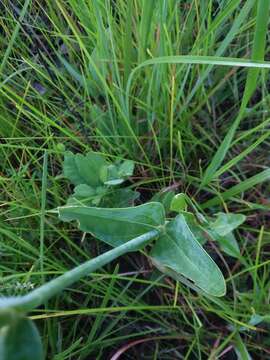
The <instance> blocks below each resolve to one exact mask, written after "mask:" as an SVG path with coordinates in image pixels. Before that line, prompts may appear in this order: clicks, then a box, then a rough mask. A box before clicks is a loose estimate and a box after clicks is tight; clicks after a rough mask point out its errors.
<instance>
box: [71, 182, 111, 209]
mask: <svg viewBox="0 0 270 360" xmlns="http://www.w3.org/2000/svg"><path fill="white" fill-rule="evenodd" d="M106 193H107V188H106V187H104V186H98V187H96V188H93V187H91V186H89V185H86V184H80V185H77V186H76V187H75V189H74V193H73V194H72V195H71V196H70V197H69V199H68V201H67V204H68V205H72V206H75V205H76V206H82V205H84V206H94V205H95V206H97V205H99V203H100V201H101V199H102V198H103V196H105V195H106Z"/></svg>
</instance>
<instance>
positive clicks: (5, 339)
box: [0, 318, 44, 360]
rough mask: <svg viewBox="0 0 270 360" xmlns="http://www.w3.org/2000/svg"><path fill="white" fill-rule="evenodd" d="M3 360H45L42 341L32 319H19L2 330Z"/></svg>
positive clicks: (0, 347)
mask: <svg viewBox="0 0 270 360" xmlns="http://www.w3.org/2000/svg"><path fill="white" fill-rule="evenodd" d="M0 359H1V360H43V359H44V356H43V351H42V344H41V339H40V336H39V333H38V330H37V328H36V326H35V324H34V323H33V321H31V320H30V319H26V318H17V319H15V320H13V321H12V322H11V323H10V324H9V325H7V326H4V327H3V328H1V330H0Z"/></svg>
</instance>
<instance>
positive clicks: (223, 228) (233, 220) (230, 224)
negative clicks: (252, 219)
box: [210, 213, 246, 236]
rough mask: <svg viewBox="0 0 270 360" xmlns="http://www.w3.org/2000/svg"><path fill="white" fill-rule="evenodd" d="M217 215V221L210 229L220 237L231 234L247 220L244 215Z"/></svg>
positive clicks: (211, 224) (212, 223)
mask: <svg viewBox="0 0 270 360" xmlns="http://www.w3.org/2000/svg"><path fill="white" fill-rule="evenodd" d="M217 215H218V216H217V219H216V220H215V221H214V222H211V223H210V228H211V230H214V231H215V232H216V233H217V234H218V235H220V236H225V235H227V234H229V233H230V232H232V231H233V230H234V229H236V228H237V227H238V226H239V225H241V224H243V222H244V221H245V220H246V217H245V215H242V214H232V213H230V214H226V213H218V214H217Z"/></svg>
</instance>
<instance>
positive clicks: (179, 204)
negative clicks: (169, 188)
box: [171, 193, 187, 212]
mask: <svg viewBox="0 0 270 360" xmlns="http://www.w3.org/2000/svg"><path fill="white" fill-rule="evenodd" d="M186 208H187V202H186V195H185V194H183V193H180V194H177V195H175V196H174V197H173V199H172V202H171V211H175V212H181V211H185V210H186Z"/></svg>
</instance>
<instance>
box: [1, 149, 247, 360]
mask: <svg viewBox="0 0 270 360" xmlns="http://www.w3.org/2000/svg"><path fill="white" fill-rule="evenodd" d="M133 169H134V164H133V162H131V161H124V162H120V161H117V162H115V163H110V162H108V161H107V160H106V159H105V157H104V156H102V155H99V154H97V153H93V152H90V153H88V154H87V155H86V156H83V155H81V154H77V155H74V154H72V153H70V152H69V153H66V155H65V161H64V176H65V177H66V178H68V179H69V180H70V181H71V182H72V183H73V184H74V185H75V188H74V193H73V195H72V196H71V197H70V198H69V199H68V201H67V205H65V206H62V207H59V208H58V209H56V211H55V212H56V213H57V214H58V216H59V218H60V219H61V220H63V221H66V222H70V221H74V220H75V221H77V224H78V228H79V229H80V230H81V231H83V232H85V233H90V234H91V235H92V236H93V237H95V238H96V239H99V240H100V241H103V242H105V243H107V244H108V245H110V246H111V247H113V249H112V250H109V251H107V252H105V253H104V254H102V255H100V256H98V257H96V258H94V259H91V260H88V261H86V262H85V263H83V264H81V265H79V266H77V267H75V268H74V269H72V270H69V271H67V272H66V273H65V274H63V275H61V276H59V277H57V278H55V279H53V280H51V281H49V282H48V283H46V284H44V285H42V286H40V287H39V288H36V289H34V290H33V291H31V292H29V293H28V294H27V295H24V296H18V297H10V298H1V299H0V359H1V360H15V359H16V360H26V359H27V360H41V359H43V352H42V346H41V340H40V337H39V334H38V331H37V329H36V327H35V325H34V323H33V322H32V321H31V320H30V319H28V318H27V316H26V314H27V313H28V312H30V311H32V310H33V309H35V308H37V307H39V306H40V305H42V304H44V303H46V302H47V301H48V300H49V299H50V298H51V297H53V296H54V295H57V294H59V293H61V292H62V291H63V290H65V289H66V288H67V287H70V286H71V285H72V284H73V283H74V282H76V281H78V280H80V279H81V278H82V277H83V276H88V275H89V274H90V273H91V272H93V271H96V270H97V269H99V268H101V267H102V266H104V265H106V264H108V263H109V262H111V261H113V260H114V259H116V258H118V257H119V256H121V255H124V254H126V253H128V252H134V251H139V250H141V249H143V248H145V247H146V245H148V244H151V250H150V251H149V252H148V256H149V259H150V260H151V261H152V263H153V265H155V266H156V267H157V268H158V269H159V270H160V271H162V272H164V273H165V274H167V275H169V276H171V277H172V278H174V279H176V280H180V281H184V282H185V283H186V284H189V286H191V287H192V288H193V289H195V290H197V291H198V292H200V293H201V294H204V295H206V296H210V297H213V296H223V295H224V294H225V292H226V285H225V281H224V277H223V275H222V273H221V271H220V269H219V268H218V266H217V265H216V264H215V262H214V261H213V260H212V259H211V257H210V256H209V255H208V254H207V253H206V251H205V250H204V249H203V247H202V244H203V243H204V242H205V241H206V239H207V238H209V237H210V238H212V240H215V241H218V242H219V243H220V244H221V248H223V250H224V251H225V252H227V253H228V254H229V255H232V256H238V255H239V248H238V245H237V242H236V240H235V238H234V236H233V233H232V231H233V230H234V229H235V228H236V227H237V226H239V225H240V224H241V223H242V222H243V221H244V220H245V217H244V216H243V215H234V214H224V213H220V214H218V215H217V217H216V218H215V219H210V218H205V217H203V216H202V215H201V214H199V213H198V212H197V211H195V212H188V211H187V210H188V206H189V205H192V207H193V208H194V205H193V204H192V202H191V200H190V199H189V198H188V197H187V196H186V195H185V194H177V195H175V194H174V193H171V192H170V193H167V194H166V196H155V199H154V200H155V201H151V202H149V203H146V204H143V205H139V206H129V205H134V201H135V200H136V199H137V198H138V196H139V194H138V193H137V192H135V191H133V190H131V189H130V188H122V187H120V186H121V185H122V183H123V182H124V181H125V180H126V179H127V178H128V177H130V176H132V174H133ZM164 198H166V205H164V204H163V203H164ZM168 200H169V201H168ZM166 213H167V215H168V214H170V218H169V219H167V218H166Z"/></svg>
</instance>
